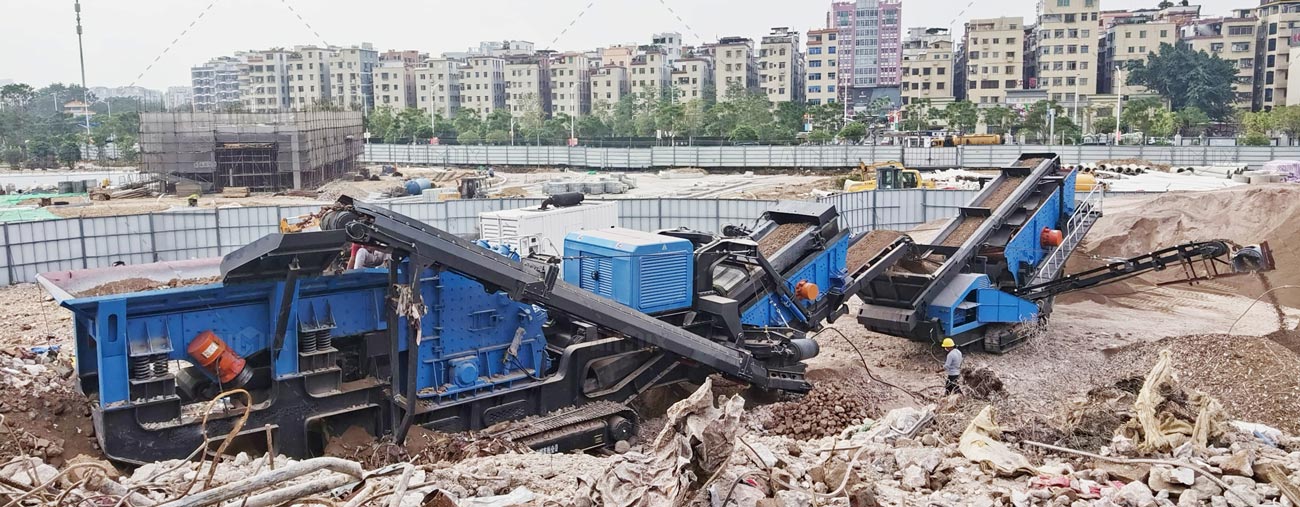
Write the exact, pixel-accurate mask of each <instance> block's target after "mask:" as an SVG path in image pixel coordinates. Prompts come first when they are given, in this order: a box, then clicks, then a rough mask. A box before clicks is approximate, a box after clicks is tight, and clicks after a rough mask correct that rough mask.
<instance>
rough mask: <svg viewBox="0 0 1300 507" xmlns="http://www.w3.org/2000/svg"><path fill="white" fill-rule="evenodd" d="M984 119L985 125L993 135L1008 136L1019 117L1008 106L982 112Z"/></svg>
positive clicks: (995, 107) (991, 108) (994, 107)
mask: <svg viewBox="0 0 1300 507" xmlns="http://www.w3.org/2000/svg"><path fill="white" fill-rule="evenodd" d="M981 115H982V116H983V119H984V125H986V126H987V127H988V129H989V133H992V134H1007V133H1010V132H1011V131H1012V128H1013V125H1014V124H1015V123H1016V120H1018V119H1019V116H1017V115H1016V113H1015V111H1012V110H1011V109H1010V108H1007V107H1006V106H993V107H990V108H988V109H984V110H982V111H981Z"/></svg>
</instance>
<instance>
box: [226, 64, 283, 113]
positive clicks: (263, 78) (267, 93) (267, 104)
mask: <svg viewBox="0 0 1300 507" xmlns="http://www.w3.org/2000/svg"><path fill="white" fill-rule="evenodd" d="M292 55H293V52H292V51H290V50H286V49H269V50H266V51H249V52H244V53H240V54H239V55H237V56H238V57H239V58H240V59H242V60H243V61H244V62H245V64H244V65H243V66H242V67H241V68H240V70H241V73H240V76H239V98H240V100H242V101H243V103H244V107H243V109H244V111H246V112H250V113H275V112H279V111H288V110H290V103H289V59H290V57H291V56H292Z"/></svg>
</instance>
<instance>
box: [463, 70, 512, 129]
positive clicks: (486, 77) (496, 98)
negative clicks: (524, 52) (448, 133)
mask: <svg viewBox="0 0 1300 507" xmlns="http://www.w3.org/2000/svg"><path fill="white" fill-rule="evenodd" d="M505 66H506V62H505V60H504V59H502V58H501V57H499V56H475V57H471V58H469V60H468V63H466V64H464V65H461V67H460V107H462V108H468V109H473V110H475V111H478V113H479V114H480V115H482V116H487V115H488V114H491V113H492V111H496V110H497V109H502V108H505V107H506V79H505Z"/></svg>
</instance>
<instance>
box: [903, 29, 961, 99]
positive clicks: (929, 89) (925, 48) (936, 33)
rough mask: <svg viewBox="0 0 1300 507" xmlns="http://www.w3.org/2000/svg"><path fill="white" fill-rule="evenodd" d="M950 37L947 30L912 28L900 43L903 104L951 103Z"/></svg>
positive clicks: (951, 62)
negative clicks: (901, 45) (924, 100)
mask: <svg viewBox="0 0 1300 507" xmlns="http://www.w3.org/2000/svg"><path fill="white" fill-rule="evenodd" d="M952 69H953V51H952V34H950V33H949V32H948V29H947V28H925V27H916V28H911V29H909V30H908V33H907V40H906V41H904V42H903V67H902V74H903V81H902V90H901V92H900V93H901V94H902V98H903V104H910V103H912V102H914V101H917V100H923V99H928V100H930V101H931V102H940V103H946V102H951V101H952V100H953V72H952Z"/></svg>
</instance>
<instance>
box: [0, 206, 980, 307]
mask: <svg viewBox="0 0 1300 507" xmlns="http://www.w3.org/2000/svg"><path fill="white" fill-rule="evenodd" d="M976 194H977V191H974V190H882V191H878V192H857V193H853V194H844V195H839V196H834V197H831V198H828V200H829V201H830V202H833V203H834V204H835V205H836V206H837V207H838V208H839V211H840V214H841V217H842V220H843V222H842V223H843V225H844V226H845V227H847V228H850V229H852V230H854V231H855V232H862V231H866V230H871V229H873V228H880V229H896V230H907V229H911V228H913V227H916V226H918V225H921V224H923V223H925V222H927V221H930V220H935V219H939V218H947V217H953V216H956V215H957V207H958V206H962V205H964V204H966V203H967V202H969V201H970V200H971V199H973V198H974V197H975V195H976ZM541 201H542V200H541V199H474V200H457V201H436V202H427V203H426V202H413V203H391V204H384V205H382V206H383V207H385V208H390V209H392V210H393V211H395V212H397V213H401V214H403V215H406V216H409V217H411V218H414V219H416V220H419V221H421V222H424V223H426V224H429V225H431V226H434V227H437V228H439V229H442V230H444V231H447V232H450V233H452V234H456V235H459V236H464V237H474V236H476V235H477V234H478V215H479V213H482V212H485V211H499V210H503V209H515V208H521V207H525V206H536V205H538V204H541ZM614 202H617V203H618V208H619V225H620V226H622V227H627V228H630V229H638V230H643V231H655V230H660V229H668V228H674V227H679V226H685V227H690V228H692V229H696V230H701V231H708V232H715V233H716V232H719V231H721V230H722V228H723V227H724V226H726V225H728V224H752V223H753V222H754V220H755V219H756V218H758V217H759V216H760V215H761V214H762V213H763V212H764V211H767V209H768V208H770V207H771V206H772V205H773V204H775V203H776V201H764V200H741V199H617V200H614ZM319 210H320V205H316V206H282V207H277V206H262V207H248V208H221V209H190V210H185V211H177V212H161V213H149V214H143V215H126V216H115V217H95V218H70V219H59V220H41V221H33V222H18V223H9V224H0V250H2V252H0V285H8V284H13V283H20V282H31V281H34V280H35V279H36V275H37V274H39V273H44V272H48V271H63V270H76V269H84V268H100V267H108V266H111V265H113V262H115V261H122V262H126V263H127V264H144V263H149V262H158V261H174V260H185V259H201V258H208V257H217V256H221V255H224V254H227V253H230V252H231V251H233V250H235V249H237V248H239V247H242V246H244V245H246V244H248V243H250V242H252V241H253V240H255V239H258V238H261V237H262V236H265V235H267V234H271V233H274V232H278V231H279V223H280V218H282V217H292V216H298V215H302V214H306V213H311V212H314V211H319Z"/></svg>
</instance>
